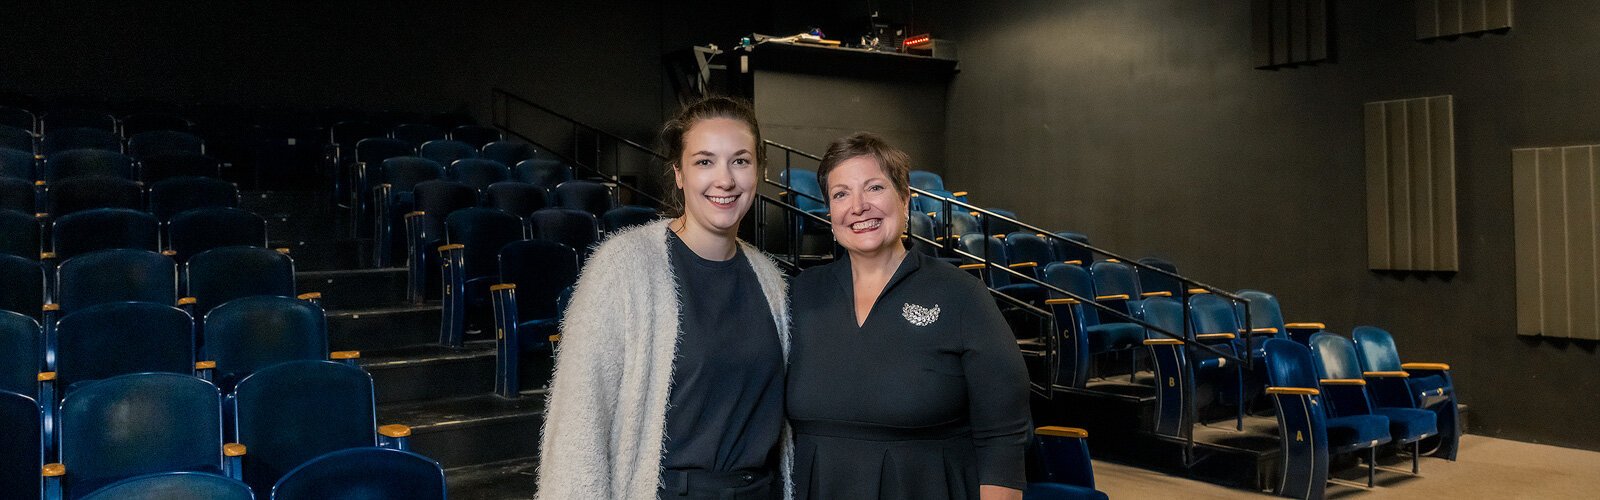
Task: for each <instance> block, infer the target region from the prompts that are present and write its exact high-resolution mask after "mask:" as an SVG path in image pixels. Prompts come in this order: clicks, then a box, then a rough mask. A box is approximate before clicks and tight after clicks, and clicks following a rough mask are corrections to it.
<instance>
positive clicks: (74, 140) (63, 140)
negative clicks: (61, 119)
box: [39, 127, 122, 156]
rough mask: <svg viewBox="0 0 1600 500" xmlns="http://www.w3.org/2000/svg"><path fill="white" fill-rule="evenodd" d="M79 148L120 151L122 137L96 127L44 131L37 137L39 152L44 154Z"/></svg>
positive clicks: (52, 154) (51, 154)
mask: <svg viewBox="0 0 1600 500" xmlns="http://www.w3.org/2000/svg"><path fill="white" fill-rule="evenodd" d="M80 149H81V150H86V151H87V150H94V151H104V152H111V153H121V152H122V138H120V137H117V134H114V133H112V132H109V131H105V130H100V129H96V128H87V127H69V128H63V129H57V130H49V131H46V132H45V134H44V136H43V137H41V138H40V139H39V152H41V153H43V154H45V155H46V156H54V155H56V154H58V153H61V152H65V151H73V150H80Z"/></svg>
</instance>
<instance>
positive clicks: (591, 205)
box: [550, 180, 615, 217]
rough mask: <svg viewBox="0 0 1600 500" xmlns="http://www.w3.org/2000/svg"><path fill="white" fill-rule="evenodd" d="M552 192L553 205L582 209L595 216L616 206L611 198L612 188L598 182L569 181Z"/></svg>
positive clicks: (603, 213)
mask: <svg viewBox="0 0 1600 500" xmlns="http://www.w3.org/2000/svg"><path fill="white" fill-rule="evenodd" d="M550 194H551V195H553V196H555V200H552V201H554V203H553V204H552V205H553V206H555V207H559V208H572V209H577V210H582V211H585V212H589V213H591V214H594V216H595V217H599V216H601V215H605V213H606V211H608V210H611V208H612V207H613V206H615V204H614V203H612V199H611V188H609V187H606V185H605V184H601V183H598V182H590V181H583V180H577V181H567V182H563V183H561V184H560V185H558V186H556V187H555V189H551V190H550Z"/></svg>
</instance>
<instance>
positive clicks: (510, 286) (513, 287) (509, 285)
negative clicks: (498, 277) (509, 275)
mask: <svg viewBox="0 0 1600 500" xmlns="http://www.w3.org/2000/svg"><path fill="white" fill-rule="evenodd" d="M516 289H517V284H516V283H501V284H498V285H494V286H490V287H489V291H491V292H498V291H501V290H516Z"/></svg>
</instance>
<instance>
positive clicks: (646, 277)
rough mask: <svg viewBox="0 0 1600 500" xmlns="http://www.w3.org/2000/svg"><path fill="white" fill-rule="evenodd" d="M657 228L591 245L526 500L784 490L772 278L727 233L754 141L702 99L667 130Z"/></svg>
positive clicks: (753, 162) (744, 205)
mask: <svg viewBox="0 0 1600 500" xmlns="http://www.w3.org/2000/svg"><path fill="white" fill-rule="evenodd" d="M661 135H662V139H663V141H664V142H665V143H666V146H667V148H668V149H669V150H670V154H668V157H667V167H668V169H669V170H670V172H671V174H672V179H673V182H674V183H675V185H676V186H677V190H676V191H673V192H671V195H670V196H671V197H673V198H675V199H674V200H673V201H674V204H676V205H678V206H677V207H674V209H673V213H670V214H669V215H670V216H672V218H670V219H667V220H663V221H660V222H656V223H652V224H647V225H641V226H638V227H635V228H633V229H629V230H625V231H623V232H622V233H619V234H617V235H615V236H612V237H610V238H609V239H607V240H606V241H605V242H604V243H603V244H601V245H600V247H599V248H598V249H597V250H596V251H595V253H594V256H593V257H591V258H590V259H589V262H588V263H587V264H586V265H585V268H584V271H583V275H582V276H581V277H580V278H579V279H578V284H577V288H576V289H575V291H574V292H573V295H572V302H571V304H570V305H569V306H568V308H567V311H566V319H565V322H564V323H563V324H562V328H561V333H562V342H561V344H560V346H559V350H558V352H557V356H556V369H555V375H554V380H553V381H552V382H551V384H550V393H549V401H548V404H547V407H546V417H545V427H544V436H543V441H542V448H541V449H540V457H539V497H540V498H542V499H545V500H567V499H584V500H587V499H648V498H663V499H669V498H670V499H730V498H731V499H751V500H754V499H761V500H767V499H771V498H780V496H779V495H786V493H787V491H788V488H787V485H788V484H789V482H788V470H789V468H788V467H787V464H788V463H789V462H790V460H789V458H790V457H791V455H790V454H789V447H788V444H787V443H788V439H787V435H786V432H785V430H784V416H783V380H784V364H785V360H786V359H787V356H788V350H789V331H788V323H789V317H788V309H787V307H788V304H787V299H786V295H785V289H784V288H785V284H784V280H783V275H782V273H781V272H780V271H779V270H778V268H777V266H776V265H774V264H773V263H772V261H771V260H769V259H768V258H767V257H766V256H765V255H762V254H761V252H760V251H758V250H756V249H755V248H754V247H751V246H749V245H746V244H744V243H742V242H740V241H739V240H738V238H737V234H738V231H739V221H740V219H742V218H743V217H744V215H745V212H747V211H749V209H750V207H751V205H752V204H753V203H754V202H755V199H756V187H757V186H756V184H757V181H758V179H759V177H760V172H761V167H760V166H761V163H762V156H763V155H762V153H761V151H762V147H761V144H762V143H761V132H760V129H759V128H758V126H757V124H756V119H755V114H754V112H752V111H751V109H750V108H749V106H747V105H745V104H744V103H742V102H740V101H737V100H733V99H728V98H718V97H712V98H707V99H703V100H701V101H699V102H696V103H694V104H691V105H689V106H688V107H686V108H684V109H683V110H682V111H681V112H679V113H678V116H677V117H676V118H674V119H673V120H672V121H670V122H668V123H667V124H666V126H665V127H664V128H663V130H662V134H661Z"/></svg>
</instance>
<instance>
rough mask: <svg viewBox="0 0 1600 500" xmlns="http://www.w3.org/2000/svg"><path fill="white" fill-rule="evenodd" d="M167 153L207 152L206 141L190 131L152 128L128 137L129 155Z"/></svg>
mask: <svg viewBox="0 0 1600 500" xmlns="http://www.w3.org/2000/svg"><path fill="white" fill-rule="evenodd" d="M167 153H195V154H205V153H206V141H203V140H201V139H200V138H199V137H197V136H195V135H194V134H190V133H188V132H179V131H175V130H152V131H149V132H140V133H138V134H134V136H133V137H129V138H128V155H130V156H133V157H134V158H144V157H146V156H152V155H158V154H167Z"/></svg>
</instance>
